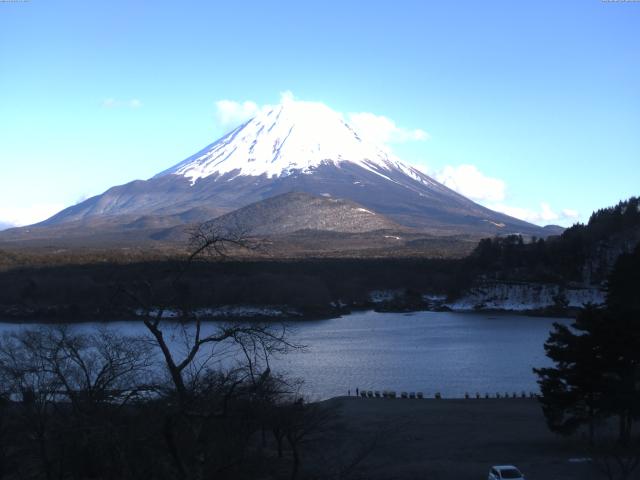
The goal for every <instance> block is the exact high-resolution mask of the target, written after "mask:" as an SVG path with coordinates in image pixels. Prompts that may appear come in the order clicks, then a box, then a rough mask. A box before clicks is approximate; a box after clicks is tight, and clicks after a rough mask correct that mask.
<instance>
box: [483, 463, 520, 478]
mask: <svg viewBox="0 0 640 480" xmlns="http://www.w3.org/2000/svg"><path fill="white" fill-rule="evenodd" d="M503 479H509V480H524V475H523V474H522V473H521V472H520V470H518V469H517V468H516V467H514V466H513V465H494V466H493V467H491V470H489V477H488V480H503Z"/></svg>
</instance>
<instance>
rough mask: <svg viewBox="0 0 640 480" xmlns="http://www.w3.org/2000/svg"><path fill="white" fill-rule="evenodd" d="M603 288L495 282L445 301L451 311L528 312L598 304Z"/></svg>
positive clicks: (600, 302) (602, 298)
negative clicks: (456, 298) (451, 300)
mask: <svg viewBox="0 0 640 480" xmlns="http://www.w3.org/2000/svg"><path fill="white" fill-rule="evenodd" d="M604 301H605V295H604V292H603V291H602V290H599V289H596V288H563V287H561V286H559V285H553V284H534V283H494V284H490V285H482V286H479V287H474V288H472V289H471V290H470V291H468V292H467V293H466V295H464V296H462V297H461V298H459V299H458V300H455V301H453V302H451V303H448V304H446V306H447V307H448V308H450V309H452V310H462V311H466V310H508V311H528V310H542V309H545V308H551V307H564V308H566V307H572V308H582V307H584V306H585V305H586V304H587V303H593V304H595V305H601V304H603V303H604Z"/></svg>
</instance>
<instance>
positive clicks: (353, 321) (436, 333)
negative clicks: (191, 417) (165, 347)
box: [0, 312, 570, 399]
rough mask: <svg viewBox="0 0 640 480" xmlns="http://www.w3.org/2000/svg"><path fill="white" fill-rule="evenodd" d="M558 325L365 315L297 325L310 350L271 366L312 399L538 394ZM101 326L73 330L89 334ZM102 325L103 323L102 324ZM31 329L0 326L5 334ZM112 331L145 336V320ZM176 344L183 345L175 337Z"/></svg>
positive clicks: (504, 318)
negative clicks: (361, 394)
mask: <svg viewBox="0 0 640 480" xmlns="http://www.w3.org/2000/svg"><path fill="white" fill-rule="evenodd" d="M553 322H560V323H567V324H568V323H570V320H566V319H554V318H541V317H526V316H522V315H510V314H483V313H454V312H415V313H406V314H403V313H376V312H360V313H354V314H351V315H346V316H343V317H340V318H334V319H329V320H313V321H304V322H296V323H294V324H292V329H291V333H290V338H291V340H292V341H293V342H295V343H298V344H304V345H306V349H305V350H304V351H294V352H292V353H289V354H287V355H286V356H283V357H281V358H277V359H275V360H274V361H273V363H272V367H273V369H274V370H276V371H279V372H283V373H286V374H288V375H290V376H293V377H299V378H303V379H304V386H303V392H304V393H305V394H306V395H308V396H310V397H311V398H314V399H321V398H328V397H332V396H337V395H346V394H347V392H348V390H351V394H352V395H353V394H355V389H356V388H359V389H360V390H387V389H388V390H395V391H396V392H398V393H400V392H401V391H415V392H417V391H422V392H424V393H425V395H429V396H433V394H434V393H435V392H440V393H441V394H442V395H443V396H444V397H462V396H464V394H465V392H469V393H470V394H472V395H474V394H475V393H476V392H479V393H481V394H482V395H484V394H485V393H490V394H491V395H492V396H493V395H495V393H496V392H500V393H501V394H504V393H505V392H509V393H511V392H518V393H519V392H521V391H525V392H532V391H538V386H537V384H536V377H535V375H534V374H533V372H532V370H531V369H532V368H533V367H540V366H547V365H549V364H550V363H549V360H548V359H547V358H546V357H545V355H544V347H543V344H544V342H545V340H546V339H547V337H548V334H549V331H550V329H551V326H552V323H553ZM96 325H97V324H92V323H88V324H82V325H80V326H77V327H74V328H78V329H81V330H90V329H92V328H95V326H96ZM100 325H104V324H100ZM21 328H29V325H16V324H0V331H8V330H15V329H21ZM108 328H109V329H118V330H120V331H122V332H124V333H126V334H129V335H133V334H144V333H146V331H145V329H144V326H143V325H142V324H141V322H114V323H110V324H108ZM174 341H175V342H179V338H177V337H176V339H175V340H174Z"/></svg>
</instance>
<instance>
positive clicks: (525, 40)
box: [0, 0, 640, 225]
mask: <svg viewBox="0 0 640 480" xmlns="http://www.w3.org/2000/svg"><path fill="white" fill-rule="evenodd" d="M284 91H291V92H293V94H294V95H295V96H296V98H299V99H303V100H314V101H321V102H324V103H326V104H327V105H329V106H330V107H331V108H333V109H335V110H338V111H340V112H344V113H345V115H348V114H349V113H354V112H355V113H363V112H369V113H372V114H375V115H376V117H372V118H374V119H378V120H379V119H380V118H379V116H384V117H385V118H386V119H388V120H390V121H391V122H392V123H391V124H390V125H392V126H393V125H395V127H396V128H395V130H394V131H395V133H396V134H395V135H391V136H390V143H389V147H390V148H392V149H393V151H394V152H395V153H396V154H397V155H399V156H400V157H401V158H402V159H404V160H406V161H407V162H410V163H414V164H416V165H418V166H420V167H421V168H422V169H424V170H426V171H427V172H428V173H430V174H432V175H433V176H435V177H436V178H439V179H441V180H442V181H444V182H446V183H447V184H448V185H450V186H452V187H454V188H456V189H458V190H460V191H461V192H462V193H465V194H467V195H469V196H471V197H472V198H474V199H476V200H477V201H479V202H481V203H484V204H485V205H488V206H490V207H492V208H496V209H501V210H503V211H506V212H508V213H512V214H516V215H518V216H520V217H522V218H525V219H529V220H532V221H534V222H536V223H540V224H546V223H560V224H563V225H568V224H571V223H573V222H574V221H576V220H581V221H586V220H587V219H588V217H589V214H590V213H591V212H592V211H593V210H594V209H597V208H600V207H604V206H608V205H611V204H614V203H616V202H617V201H618V200H620V199H623V198H626V197H629V196H631V195H637V194H640V189H639V188H638V187H639V186H640V168H638V167H639V166H640V3H638V2H611V1H600V0H580V1H570V0H567V1H557V0H556V1H544V0H542V1H535V2H513V1H504V2H498V1H483V2H471V1H469V2H467V1H462V0H461V1H455V2H444V1H437V2H435V1H434V2H430V1H415V2H407V1H395V2H376V1H371V0H369V1H366V2H365V1H349V2H344V1H342V2H337V1H336V2H334V1H323V2H300V1H297V2H284V1H283V2H278V1H273V2H263V1H255V2H224V3H223V2H204V1H202V2H199V1H185V2H178V1H161V0H160V1H153V2H143V1H139V2H131V1H121V0H112V1H109V2H88V1H86V0H85V1H63V0H60V1H54V0H30V1H27V2H16V3H6V2H0V167H1V168H0V224H2V223H12V224H25V223H29V222H32V221H36V220H41V219H43V218H44V217H46V216H47V215H48V214H51V213H53V212H54V211H55V210H56V209H60V208H62V207H65V206H69V205H72V204H74V203H76V202H77V201H79V200H81V199H83V198H86V197H87V196H91V195H95V194H98V193H101V192H102V191H104V190H105V189H107V188H108V187H110V186H113V185H116V184H122V183H126V182H128V181H131V180H134V179H139V178H148V177H151V176H153V175H154V174H155V173H157V172H159V171H162V170H164V169H166V168H167V167H169V166H171V165H173V164H175V163H178V162H179V161H181V160H182V159H184V158H185V157H187V156H189V155H191V154H192V153H194V152H195V151H197V150H199V149H200V148H202V147H203V146H205V145H207V144H209V143H211V142H212V141H213V140H215V139H216V138H217V137H219V136H220V135H221V134H223V133H224V131H225V130H226V129H227V128H228V126H229V123H230V121H231V120H233V119H234V118H235V117H234V115H236V114H238V112H239V111H241V110H242V102H245V101H251V102H254V103H255V104H256V105H262V104H267V103H276V102H278V99H279V96H280V94H281V92H284ZM221 100H228V102H227V103H222V104H221V103H219V102H220V101H221ZM233 102H239V103H233ZM221 105H222V107H221ZM229 112H231V114H229ZM240 113H241V112H240ZM390 128H391V127H390ZM416 130H420V131H424V132H426V133H427V134H428V135H412V134H411V133H412V132H415V131H416ZM406 133H408V134H406Z"/></svg>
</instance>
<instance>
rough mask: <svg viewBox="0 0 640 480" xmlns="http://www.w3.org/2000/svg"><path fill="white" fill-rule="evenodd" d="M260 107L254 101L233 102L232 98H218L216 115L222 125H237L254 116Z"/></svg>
mask: <svg viewBox="0 0 640 480" xmlns="http://www.w3.org/2000/svg"><path fill="white" fill-rule="evenodd" d="M259 110H260V107H258V105H257V104H256V103H255V102H251V101H246V102H242V103H240V102H234V101H233V100H219V101H217V102H216V116H217V118H218V123H219V124H220V126H222V127H237V126H238V125H240V124H241V123H243V122H245V121H247V120H249V119H250V118H251V117H253V116H255V115H256V113H258V111H259Z"/></svg>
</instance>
